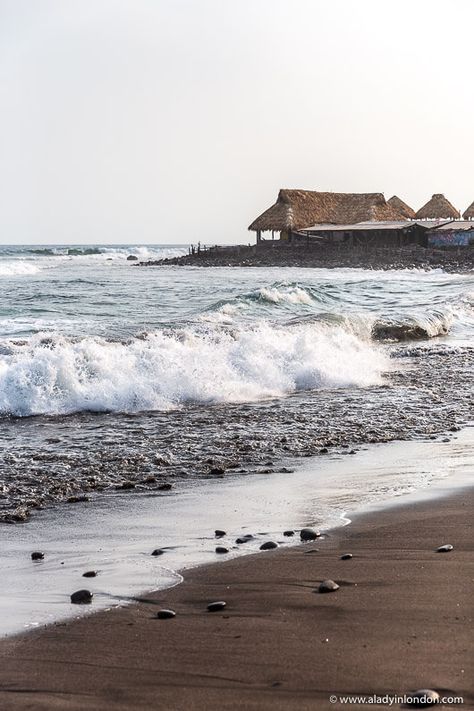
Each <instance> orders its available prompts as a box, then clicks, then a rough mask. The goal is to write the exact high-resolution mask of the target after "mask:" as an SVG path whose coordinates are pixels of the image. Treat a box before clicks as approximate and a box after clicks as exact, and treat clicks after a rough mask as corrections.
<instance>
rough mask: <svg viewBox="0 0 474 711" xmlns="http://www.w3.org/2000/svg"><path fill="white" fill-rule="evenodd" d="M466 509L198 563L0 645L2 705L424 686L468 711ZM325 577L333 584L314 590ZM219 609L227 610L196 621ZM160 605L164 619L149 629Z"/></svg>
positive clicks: (201, 705) (459, 496) (38, 706)
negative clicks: (325, 590) (162, 586)
mask: <svg viewBox="0 0 474 711" xmlns="http://www.w3.org/2000/svg"><path fill="white" fill-rule="evenodd" d="M472 505H473V491H472V489H470V490H468V491H462V492H460V493H456V494H454V495H452V496H450V497H448V498H444V499H439V500H435V501H432V500H430V501H424V502H421V503H416V504H409V505H402V506H397V507H392V508H388V509H385V510H383V511H379V512H374V513H370V514H367V515H364V516H361V517H358V518H357V519H356V520H355V521H354V522H353V523H352V524H351V525H349V526H348V527H346V528H343V529H339V530H336V531H334V532H332V534H331V535H330V536H329V537H328V538H326V539H324V540H321V539H320V540H317V541H315V542H311V543H307V544H304V545H302V546H299V547H296V548H293V549H284V550H283V549H282V550H277V551H268V552H266V553H264V554H261V555H257V556H255V555H254V556H248V557H244V558H240V559H238V560H234V561H229V562H228V563H223V564H221V565H218V566H211V567H202V568H198V569H195V570H193V571H190V572H189V573H188V574H187V575H186V577H185V580H184V582H183V583H182V584H181V585H179V586H177V587H175V588H173V589H171V590H167V591H163V592H161V593H157V594H155V595H149V596H147V598H146V600H144V601H143V602H141V603H139V604H134V605H131V606H129V607H126V608H120V609H114V610H110V611H107V612H103V613H99V614H97V615H93V616H90V617H86V618H83V619H82V620H80V621H71V622H67V623H58V624H56V625H51V626H49V627H47V628H44V629H42V630H39V631H37V632H34V633H31V634H26V635H22V636H17V637H12V638H7V639H4V640H3V641H2V642H1V643H0V656H1V664H0V706H1V707H2V708H5V709H9V710H10V709H11V710H13V711H16V710H17V709H18V710H19V709H35V711H36V710H43V709H44V710H46V709H48V711H50V710H51V709H61V711H62V710H63V709H73V710H76V709H77V710H79V709H80V710H83V709H88V710H92V709H94V710H95V709H102V708H107V709H117V710H120V711H125V710H130V711H132V709H133V711H135V710H136V709H150V708H156V709H160V711H161V710H164V709H169V710H175V709H184V708H186V709H188V708H189V709H207V710H209V709H241V708H246V709H255V710H257V709H258V710H259V711H260V710H261V709H285V710H286V709H314V708H318V709H330V708H338V707H342V706H344V705H346V703H343V701H344V700H342V701H341V697H343V696H346V695H351V694H355V695H358V696H360V695H367V696H373V695H377V696H379V697H383V696H385V695H387V694H389V695H391V694H392V695H402V694H406V693H409V692H410V691H413V690H415V689H420V688H430V689H435V690H437V691H438V693H439V694H440V696H441V697H446V698H448V697H449V698H450V699H452V698H453V697H463V700H464V705H463V708H473V705H474V687H473V682H472V679H473V675H472V662H473V652H472V613H473V603H472V581H473V577H474V568H473V563H472V551H473V535H472ZM210 525H211V523H210ZM447 543H449V544H451V545H453V546H454V549H453V550H452V551H451V552H449V553H438V552H436V551H437V548H438V547H439V546H441V545H442V544H447ZM344 553H352V555H353V557H352V559H349V560H341V555H342V554H344ZM327 578H331V579H333V580H335V581H336V582H337V583H338V584H339V586H340V587H339V589H338V590H337V591H336V592H334V593H331V594H327V595H322V594H318V593H317V592H315V591H316V590H317V588H318V585H319V583H320V582H321V581H322V580H324V579H327ZM217 600H224V601H226V602H227V607H226V609H225V610H224V611H222V612H216V613H209V612H207V609H206V606H207V604H208V603H209V602H212V601H217ZM161 608H171V609H173V610H175V611H176V617H175V618H174V619H171V620H159V619H156V612H157V611H158V610H159V609H161ZM331 695H335V696H336V697H337V700H336V703H334V702H331V699H330V697H331ZM347 703H348V702H347ZM367 703H371V705H374V704H373V701H372V702H367ZM350 705H351V706H353V707H354V708H362V707H363V704H361V703H351V704H350ZM375 705H377V704H375ZM384 705H385V706H387V701H386V702H385V704H383V703H380V704H379V706H381V707H383V706H384ZM449 705H451V706H452V705H453V704H448V706H449ZM393 706H394V707H395V708H397V707H400V703H393Z"/></svg>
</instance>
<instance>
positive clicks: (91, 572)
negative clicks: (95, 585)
mask: <svg viewBox="0 0 474 711" xmlns="http://www.w3.org/2000/svg"><path fill="white" fill-rule="evenodd" d="M96 575H97V571H96V570H87V571H86V572H85V573H82V577H83V578H95V577H96Z"/></svg>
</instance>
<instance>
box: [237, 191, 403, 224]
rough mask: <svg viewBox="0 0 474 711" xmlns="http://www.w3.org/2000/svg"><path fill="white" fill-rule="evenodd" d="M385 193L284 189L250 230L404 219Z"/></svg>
mask: <svg viewBox="0 0 474 711" xmlns="http://www.w3.org/2000/svg"><path fill="white" fill-rule="evenodd" d="M401 218H402V216H401V215H400V213H399V212H398V211H397V210H395V209H394V208H393V207H391V206H390V205H388V204H387V202H386V200H385V198H384V196H383V195H382V193H320V192H315V191H313V190H284V189H282V190H280V192H279V193H278V200H277V201H276V203H275V204H274V205H272V206H271V207H270V208H268V210H265V212H264V213H262V214H261V215H260V217H257V219H256V220H254V222H252V224H251V225H250V227H249V230H253V231H254V232H257V231H258V230H261V231H262V232H264V231H266V230H275V232H279V231H285V230H302V229H304V228H305V227H311V226H312V225H315V224H317V223H329V224H333V225H344V224H352V223H355V222H368V221H372V220H377V221H386V220H400V219H401Z"/></svg>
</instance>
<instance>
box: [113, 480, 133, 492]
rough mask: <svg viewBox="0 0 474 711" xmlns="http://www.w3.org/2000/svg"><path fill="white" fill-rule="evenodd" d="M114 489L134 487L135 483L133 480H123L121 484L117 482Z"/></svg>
mask: <svg viewBox="0 0 474 711" xmlns="http://www.w3.org/2000/svg"><path fill="white" fill-rule="evenodd" d="M115 488H116V489H125V490H127V489H134V488H135V484H134V483H133V481H124V482H123V484H119V485H118V486H116V487H115Z"/></svg>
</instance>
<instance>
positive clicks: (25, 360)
mask: <svg viewBox="0 0 474 711" xmlns="http://www.w3.org/2000/svg"><path fill="white" fill-rule="evenodd" d="M388 369H389V360H388V358H387V356H386V355H385V354H384V353H383V352H382V351H381V350H379V349H378V348H377V347H376V346H374V345H373V344H371V343H370V342H366V341H363V340H361V339H359V338H358V337H357V336H355V335H354V334H352V333H349V332H347V331H346V330H345V329H343V328H341V327H334V326H328V325H324V324H301V325H297V326H294V327H288V326H286V327H283V326H281V327H279V326H274V325H273V326H272V325H270V324H267V323H265V322H260V323H259V324H257V325H256V326H255V327H253V328H240V329H237V328H235V329H234V330H232V331H231V330H229V329H223V328H221V327H218V326H211V325H209V326H208V327H207V328H206V329H205V330H203V329H202V328H201V330H193V329H183V330H181V331H179V332H164V331H158V332H155V333H153V334H149V335H148V336H147V337H146V338H145V339H136V340H132V341H130V342H128V343H120V342H109V341H105V340H103V339H100V338H93V337H87V338H84V339H82V340H79V341H76V342H74V341H72V340H69V339H67V338H65V337H59V336H58V337H56V338H54V339H51V338H50V339H48V340H45V341H42V339H41V337H40V336H36V337H33V338H31V339H30V340H29V342H28V343H27V344H25V345H15V344H10V345H9V348H8V349H4V351H3V354H1V355H0V412H1V413H3V414H7V413H8V414H14V415H20V416H27V415H35V414H66V413H72V412H78V411H84V410H92V411H126V412H137V411H143V410H166V409H172V408H175V407H179V406H182V405H185V404H187V403H202V404H206V403H208V404H212V403H225V402H245V401H256V400H261V399H265V398H269V397H278V396H282V395H285V394H289V393H291V392H294V391H297V390H306V389H317V388H325V387H353V386H362V387H364V386H369V385H374V384H378V383H380V382H381V381H382V377H383V373H384V371H386V370H388Z"/></svg>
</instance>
